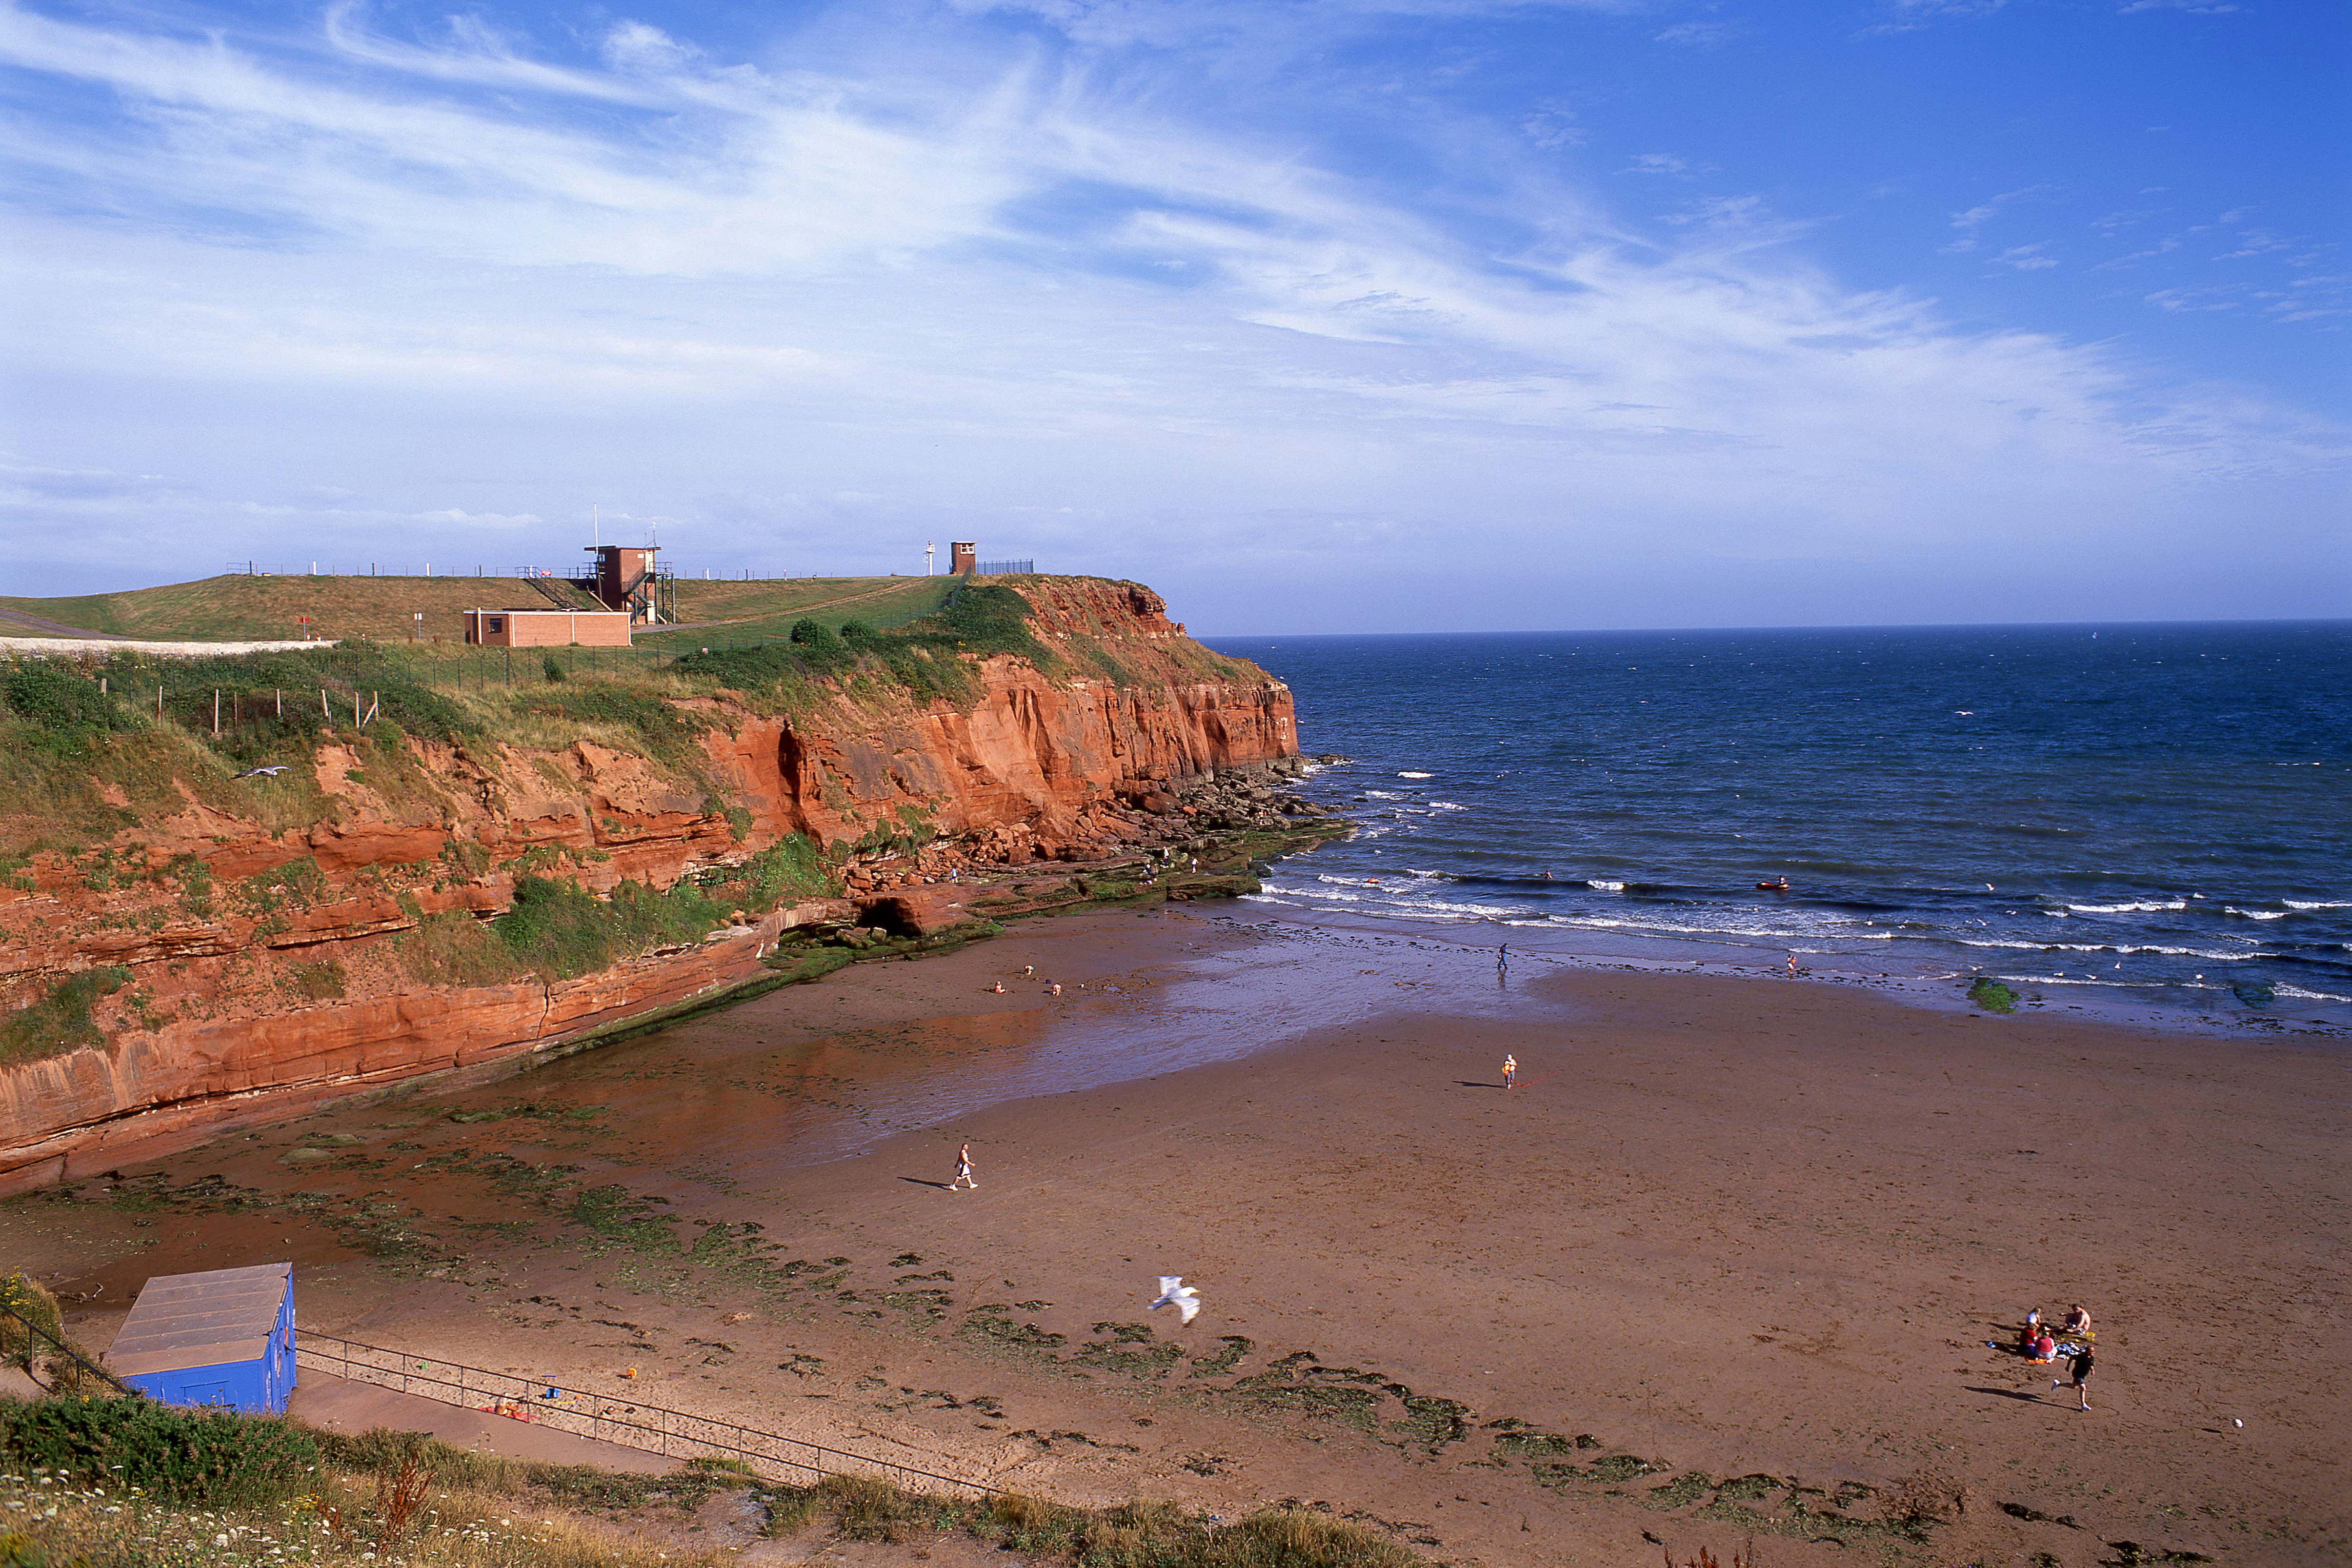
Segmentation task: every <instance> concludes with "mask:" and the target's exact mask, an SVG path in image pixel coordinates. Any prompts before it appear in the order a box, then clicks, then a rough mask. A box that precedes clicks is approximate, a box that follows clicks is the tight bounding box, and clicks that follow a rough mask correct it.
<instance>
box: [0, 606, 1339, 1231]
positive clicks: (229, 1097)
mask: <svg viewBox="0 0 2352 1568" xmlns="http://www.w3.org/2000/svg"><path fill="white" fill-rule="evenodd" d="M1028 596H1029V597H1030V599H1031V601H1032V605H1033V608H1034V617H1033V620H1032V623H1031V625H1032V629H1033V631H1034V632H1035V634H1036V635H1037V636H1038V637H1040V638H1041V639H1043V640H1045V642H1046V644H1047V646H1048V647H1054V648H1055V649H1056V650H1057V651H1060V650H1063V649H1066V650H1067V657H1066V661H1065V662H1066V667H1067V668H1065V669H1063V670H1062V671H1060V672H1059V673H1058V674H1057V675H1055V676H1048V675H1047V674H1045V673H1043V672H1041V671H1040V670H1039V669H1037V668H1035V667H1034V665H1032V664H1031V663H1029V662H1027V661H1026V660H1024V659H1020V658H1012V657H998V658H991V659H988V660H986V661H984V662H982V663H980V664H979V666H978V668H977V669H976V671H975V673H976V675H977V678H978V680H977V684H978V692H979V694H978V698H977V700H976V701H974V702H972V703H971V704H970V705H968V706H959V705H953V704H949V703H945V702H933V703H929V704H924V703H918V702H916V701H913V700H910V699H908V697H907V696H906V694H905V692H904V691H903V689H893V688H889V687H887V686H881V685H876V684H869V683H862V682H859V681H856V680H855V679H852V680H849V681H846V682H844V683H843V684H842V685H841V687H840V688H839V689H834V690H832V691H830V692H829V694H827V695H826V696H824V699H823V700H820V701H819V702H818V703H816V704H815V705H814V707H804V708H803V709H802V710H796V711H793V712H792V713H789V714H781V715H780V714H774V713H762V712H760V711H758V710H756V709H755V708H754V707H752V706H750V705H745V704H741V703H738V702H735V701H732V700H729V699H728V698H727V697H726V696H725V695H724V694H723V693H722V694H720V695H719V696H717V697H713V698H705V699H694V700H684V701H681V702H680V703H679V704H677V706H678V708H679V709H680V710H681V716H682V717H685V718H687V719H688V720H689V721H691V722H692V723H693V724H694V725H696V726H698V734H697V738H696V744H697V746H698V754H697V755H693V756H689V757H687V758H684V759H682V760H681V759H679V758H676V757H673V758H669V759H667V760H656V758H655V757H653V756H650V755H646V754H642V753H640V752H636V751H634V750H632V749H630V748H629V747H627V746H626V745H625V743H623V742H619V741H615V740H614V738H613V737H611V736H610V735H609V734H607V735H604V736H603V737H602V738H593V737H592V736H590V735H588V734H578V735H576V736H574V737H572V738H570V739H569V740H568V742H560V741H559V742H557V743H546V744H523V743H499V744H478V745H469V746H467V747H462V748H461V747H457V746H449V745H440V744H434V743H428V742H419V741H416V740H415V739H411V738H403V739H402V740H400V741H399V742H397V743H396V746H395V747H394V752H393V753H392V754H387V752H386V751H385V749H384V747H383V745H382V744H381V743H380V742H370V741H368V740H367V739H366V738H365V737H364V736H362V737H359V738H346V740H345V741H343V742H340V743H331V744H328V745H325V746H322V747H321V748H320V750H319V751H318V752H316V753H315V755H314V756H313V757H312V759H311V762H310V772H311V773H312V774H313V775H314V779H313V782H314V783H315V784H316V788H317V790H318V792H319V793H320V795H324V796H326V797H328V799H329V801H330V803H331V807H330V809H329V810H327V811H326V812H325V813H324V814H323V816H322V819H321V820H318V821H314V822H311V823H310V824H308V825H306V826H299V827H292V826H289V827H279V828H277V829H273V828H272V827H271V826H269V825H268V820H267V815H268V814H267V813H266V812H264V811H261V810H258V809H257V810H256V811H255V812H253V813H252V814H250V815H240V814H239V813H237V812H236V811H234V810H225V809H222V808H221V807H220V806H219V805H216V804H215V805H206V804H205V803H204V802H203V801H200V800H199V799H198V798H197V794H196V792H194V791H193V790H190V789H188V788H187V787H186V786H185V785H184V784H182V785H181V786H180V788H179V793H180V795H182V796H183V797H184V801H185V806H184V809H183V810H181V811H180V812H178V813H177V814H175V815H173V816H168V817H166V818H164V819H162V820H149V821H145V822H142V823H141V824H140V825H139V826H136V827H126V828H124V829H123V830H121V832H119V833H117V834H116V835H115V836H114V837H113V839H112V841H111V842H109V843H106V844H103V845H79V846H75V847H71V848H69V849H58V848H50V849H46V850H41V851H37V852H35V853H33V854H31V855H30V856H29V857H25V858H21V862H20V864H19V866H18V868H16V870H15V872H14V873H13V875H11V876H9V877H7V878H6V879H5V885H0V1003H5V1005H8V1006H10V1007H23V1006H26V1005H33V1004H37V1003H43V1002H44V999H45V998H47V999H51V1001H54V999H55V998H56V997H57V996H58V995H59V994H62V993H60V991H59V986H60V983H61V982H70V981H71V980H72V979H73V978H74V977H75V976H77V975H83V976H86V977H88V976H94V975H99V974H101V973H102V974H104V975H105V977H106V978H107V979H108V980H109V981H110V982H118V983H119V984H113V986H112V988H111V989H110V990H106V991H96V990H94V991H93V992H92V994H89V995H88V996H87V997H85V998H84V1000H83V1005H87V1006H89V1009H90V1012H89V1020H90V1024H89V1027H90V1029H91V1031H92V1032H93V1033H94V1034H96V1035H97V1036H99V1037H102V1038H103V1044H92V1045H88V1046H85V1047H81V1048H79V1049H75V1050H71V1051H69V1052H66V1053H63V1054H58V1055H50V1056H47V1057H43V1058H39V1059H35V1060H29V1061H24V1060H20V1061H17V1062H15V1063H11V1064H7V1065H5V1066H0V1193H5V1192H7V1191H11V1190H19V1189H22V1188H23V1187H26V1186H27V1185H31V1184H37V1183H39V1182H41V1181H45V1180H52V1179H56V1178H57V1177H58V1176H61V1175H64V1174H67V1173H72V1172H76V1171H80V1170H86V1169H100V1168H104V1167H105V1166H106V1165H109V1164H111V1163H117V1162H119V1161H121V1160H123V1159H126V1158H130V1157H132V1156H134V1155H136V1154H138V1153H141V1152H154V1151H157V1150H159V1149H161V1148H163V1147H165V1146H168V1145H170V1144H175V1143H184V1142H189V1141H192V1140H194V1139H195V1138H197V1137H201V1136H204V1135H206V1134H208V1133H210V1132H214V1131H219V1130H222V1129H224V1128H226V1127H229V1126H233V1125H237V1124H241V1123H245V1122H251V1121H263V1120H268V1119H273V1118H276V1117H279V1116H283V1115H286V1114H289V1113H290V1112H292V1111H295V1110H300V1109H303V1108H305V1107H307V1106H309V1105H310V1104H314V1103H316V1102H318V1101H320V1100H324V1099H328V1098H331V1097H335V1096H339V1095H344V1094H349V1093H352V1092H358V1091H362V1090H365V1089H371V1088H375V1087H380V1086H383V1085H386V1084H391V1083H396V1082H398V1081H400V1080H402V1079H407V1078H413V1077H415V1076H416V1075H419V1074H422V1073H427V1072H436V1071H443V1070H446V1069H448V1068H461V1067H467V1066H478V1065H483V1064H492V1063H497V1062H499V1061H501V1060H506V1059H509V1058H518V1057H525V1056H529V1055H530V1054H533V1053H541V1052H547V1051H551V1050H560V1049H562V1048H566V1047H573V1046H576V1045H578V1044H580V1043H582V1042H583V1041H587V1040H591V1039H593V1038H595V1037H598V1036H599V1035H600V1034H603V1033H607V1032H610V1031H612V1030H614V1028H616V1027H621V1026H629V1025H632V1024H638V1023H642V1022H643V1021H645V1020H646V1018H648V1017H651V1016H661V1015H663V1014H664V1013H666V1012H667V1011H672V1010H677V1009H681V1008H685V1007H689V1006H692V1005H698V1003H700V1002H706V1001H709V1000H710V999H713V998H715V997H718V996H721V995H724V994H727V993H728V992H730V990H734V989H738V988H740V987H742V986H744V985H745V984H751V983H756V982H759V981H761V979H762V978H763V976H765V975H766V974H767V973H768V971H767V970H766V969H765V968H763V966H762V960H763V958H767V957H769V956H770V955H771V954H772V952H773V951H774V948H775V946H776V944H777V942H779V940H780V939H782V938H783V937H784V936H785V934H786V933H787V932H791V931H795V930H796V929H798V928H803V927H812V926H827V925H830V926H844V925H855V924H856V922H858V921H861V920H866V919H872V920H876V921H883V920H885V919H887V920H889V921H895V922H898V923H908V924H913V925H918V926H919V925H923V924H926V923H937V922H940V921H954V920H957V919H961V918H963V917H964V916H965V914H966V913H967V912H968V911H967V908H966V906H967V905H968V904H971V905H977V906H978V909H976V910H971V911H969V912H973V913H977V912H981V911H982V910H985V909H986V908H987V907H988V905H989V904H990V902H991V899H992V894H991V889H992V888H993V889H998V891H997V892H996V894H995V895H994V899H993V901H994V903H995V904H996V905H997V906H998V907H1004V906H1005V905H1006V904H1007V902H1008V898H1009V895H1008V894H1006V893H1005V892H1004V891H1003V889H1004V888H1006V887H1010V886H1011V885H1013V883H1015V882H1016V881H1017V879H1019V878H1021V877H1023V876H1025V875H1033V874H1034V873H1030V872H1024V870H1023V869H1022V868H1031V867H1034V866H1036V865H1037V864H1038V863H1040V862H1054V863H1056V864H1076V865H1081V866H1086V865H1099V864H1103V863H1106V862H1113V861H1116V860H1118V858H1120V857H1122V855H1124V856H1126V857H1128V858H1133V857H1134V854H1135V850H1136V847H1138V846H1141V845H1145V844H1150V843H1166V842H1171V841H1179V840H1181V839H1182V838H1183V837H1184V836H1185V835H1186V834H1187V833H1189V832H1192V831H1193V830H1194V822H1195V819H1196V818H1199V817H1201V814H1202V811H1203V809H1204V808H1203V806H1202V804H1200V803H1201V802H1202V801H1205V800H1206V799H1207V797H1206V796H1204V795H1202V794H1201V793H1200V790H1199V783H1200V781H1201V780H1202V778H1204V777H1205V776H1207V775H1209V774H1211V773H1216V772H1219V771H1224V770H1234V769H1244V768H1249V767H1251V766H1253V765H1255V764H1266V763H1280V762H1281V761H1282V760H1283V759H1287V758H1291V757H1295V756H1296V755H1297V750H1298V747H1297V731H1296V721H1295V716H1294V714H1293V712H1292V709H1291V701H1290V694H1289V692H1288V690H1287V689H1286V688H1285V687H1283V686H1282V685H1281V684H1280V683H1279V682H1277V681H1275V680H1273V679H1270V678H1267V677H1266V676H1265V673H1264V672H1263V671H1260V670H1257V669H1256V668H1255V667H1252V666H1248V665H1244V664H1240V663H1238V662H1237V661H1231V660H1224V659H1222V658H1218V657H1217V656H1214V655H1213V654H1210V653H1209V652H1208V650H1206V649H1204V648H1202V647H1200V646H1199V645H1198V644H1195V643H1193V642H1192V641H1191V640H1190V639H1189V638H1187V637H1184V636H1183V635H1182V632H1181V628H1179V627H1177V626H1172V625H1171V624H1170V622H1169V621H1168V619H1167V617H1166V615H1165V613H1164V611H1163V609H1162V606H1161V605H1160V601H1159V599H1158V597H1157V596H1156V595H1151V594H1150V592H1149V591H1147V590H1144V589H1140V588H1136V587H1132V586H1130V585H1127V584H1110V583H1101V582H1093V581H1087V580H1063V581H1058V582H1052V583H1049V584H1047V585H1045V587H1043V588H1040V589H1037V590H1034V591H1032V592H1031V593H1030V594H1029V595H1028ZM208 793H211V794H214V795H215V796H216V795H217V792H208ZM1244 804H1246V803H1244ZM793 835H803V836H805V837H806V838H807V839H809V840H811V841H813V842H814V844H815V845H817V846H819V847H823V848H824V851H825V857H824V861H823V864H822V870H821V878H820V879H821V880H822V881H823V882H824V883H825V884H826V885H824V886H822V887H813V886H811V885H809V881H808V879H805V878H803V880H802V881H801V882H800V883H798V884H796V885H795V886H794V887H793V891H792V894H791V896H790V897H789V898H787V899H786V900H784V901H782V903H781V904H779V905H777V906H776V907H772V908H765V909H761V908H757V907H753V906H754V905H755V904H756V903H757V902H758V900H752V899H751V898H750V897H749V896H748V895H746V896H745V900H744V902H745V907H743V908H740V909H738V910H734V911H733V912H732V914H731V915H730V918H729V920H728V923H726V924H724V925H722V926H720V927H719V929H718V930H716V931H711V932H710V933H709V935H708V936H705V937H703V938H701V939H700V940H698V941H694V942H685V943H677V944H673V945H671V946H667V947H664V948H660V949H657V950H656V951H654V952H648V953H645V954H642V955H637V956H633V957H629V958H626V959H625V960H623V961H621V962H618V963H612V964H610V965H608V966H604V967H602V968H599V969H597V970H596V971H594V972H593V973H584V974H581V975H578V976H577V977H574V978H568V979H565V978H540V977H535V976H523V977H516V976H515V975H513V974H511V973H500V974H498V975H495V976H485V975H482V974H479V973H467V970H468V962H469V961H468V958H467V953H468V952H470V951H472V950H471V949H469V948H468V947H467V943H466V942H464V941H463V940H457V941H455V942H452V941H448V940H445V939H446V938H450V937H451V936H452V934H453V933H454V936H455V937H456V938H457V939H463V938H465V937H467V936H468V935H469V934H471V933H472V931H473V929H474V928H473V927H472V926H471V925H469V924H468V923H467V921H465V920H463V919H462V918H456V919H453V917H462V916H467V915H470V916H472V917H475V918H476V919H487V918H488V917H490V916H493V915H496V914H498V913H499V912H500V911H503V910H507V909H508V908H509V904H510V903H511V901H512V900H513V898H514V893H515V888H516V884H517V879H518V878H519V877H520V876H524V875H537V876H544V877H549V878H554V879H565V880H576V881H577V882H578V883H579V884H581V885H582V886H583V887H585V888H588V889H593V890H594V891H597V892H600V893H609V892H610V891H611V890H612V889H614V888H616V887H618V886H620V885H621V884H622V883H623V882H625V881H627V882H634V883H637V884H640V885H643V886H646V887H650V888H654V889H667V888H671V887H673V886H675V885H676V884H677V883H678V882H679V881H680V879H698V882H699V880H700V879H707V878H710V877H712V876H715V875H719V874H720V873H722V872H723V870H724V868H730V867H737V868H740V867H741V866H743V865H745V864H746V863H747V862H753V861H754V860H755V858H757V857H759V856H760V855H761V852H762V851H766V850H770V849H771V848H772V847H775V846H777V845H779V844H780V843H782V842H784V841H786V840H788V839H789V838H790V837H791V836H793ZM19 841H20V842H21V841H23V840H22V839H21V838H20V840H19ZM717 886H718V887H719V894H718V895H717V896H719V897H722V898H723V897H725V896H728V895H727V889H729V888H730V887H733V886H734V884H717ZM436 917H437V918H436ZM109 966H115V968H114V970H113V971H111V972H110V969H109ZM476 967H478V965H476ZM121 972H127V975H126V974H125V973H121ZM68 989H70V987H68ZM45 1005H47V1004H45Z"/></svg>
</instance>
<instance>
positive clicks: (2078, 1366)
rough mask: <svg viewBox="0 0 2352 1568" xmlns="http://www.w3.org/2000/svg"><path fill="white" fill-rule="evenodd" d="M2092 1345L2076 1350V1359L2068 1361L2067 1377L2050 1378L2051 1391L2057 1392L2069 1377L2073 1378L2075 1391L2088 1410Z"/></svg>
mask: <svg viewBox="0 0 2352 1568" xmlns="http://www.w3.org/2000/svg"><path fill="white" fill-rule="evenodd" d="M2091 1365H2092V1358H2091V1347H2090V1346H2088V1345H2084V1347H2083V1348H2082V1349H2081V1350H2078V1351H2076V1352H2074V1359H2073V1360H2072V1361H2069V1362H2068V1363H2066V1377H2057V1378H2053V1379H2051V1380H2050V1392H2051V1393H2053V1394H2055V1393H2057V1392H2058V1390H2059V1389H2061V1388H2062V1387H2063V1386H2065V1384H2066V1382H2067V1379H2068V1378H2071V1379H2073V1380H2074V1392H2075V1393H2076V1394H2079V1395H2081V1396H2082V1400H2083V1406H2082V1407H2083V1408H2084V1409H2085V1410H2088V1409H2089V1408H2090V1407H2091Z"/></svg>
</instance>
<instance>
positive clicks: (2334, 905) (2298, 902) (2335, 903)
mask: <svg viewBox="0 0 2352 1568" xmlns="http://www.w3.org/2000/svg"><path fill="white" fill-rule="evenodd" d="M2279 902H2280V903H2283V904H2284V905H2285V906H2286V907H2287V908H2288V909H2291V910H2352V902H2347V901H2339V900H2330V899H2281V900H2279Z"/></svg>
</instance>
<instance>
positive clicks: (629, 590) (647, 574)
mask: <svg viewBox="0 0 2352 1568" xmlns="http://www.w3.org/2000/svg"><path fill="white" fill-rule="evenodd" d="M659 549H660V547H659V546H658V545H652V544H594V545H591V546H589V547H588V553H590V554H591V555H593V556H594V557H595V558H596V573H595V576H594V577H593V579H592V580H591V581H590V582H588V583H587V584H584V586H586V587H587V589H588V591H589V592H590V593H592V594H593V595H596V597H597V598H598V599H600V600H602V601H603V602H604V605H605V606H606V607H607V608H608V609H614V610H626V611H628V612H629V624H630V625H631V626H659V625H660V624H661V621H662V613H661V605H660V601H659V596H658V595H659V591H660V578H659V576H658V574H656V571H655V569H654V556H655V555H656V552H658V551H659Z"/></svg>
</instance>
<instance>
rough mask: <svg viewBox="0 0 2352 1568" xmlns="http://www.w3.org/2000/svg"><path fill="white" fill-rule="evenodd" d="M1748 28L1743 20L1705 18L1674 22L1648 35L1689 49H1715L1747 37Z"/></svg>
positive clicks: (1663, 42) (1662, 41)
mask: <svg viewBox="0 0 2352 1568" xmlns="http://www.w3.org/2000/svg"><path fill="white" fill-rule="evenodd" d="M1748 30H1749V29H1748V25H1747V24H1746V23H1744V22H1732V21H1723V20H1718V19H1706V20H1694V21H1688V22H1676V23H1675V24H1673V25H1672V26H1665V27H1661V28H1659V29H1658V30H1657V31H1656V32H1654V33H1653V34H1651V35H1650V36H1651V37H1653V38H1654V39H1656V40H1657V41H1658V42H1659V43H1662V44H1675V45H1679V46H1680V47H1684V48H1689V49H1715V48H1721V47H1723V46H1724V45H1726V44H1728V43H1731V42H1733V41H1734V40H1736V39H1738V38H1742V37H1747V36H1748Z"/></svg>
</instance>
